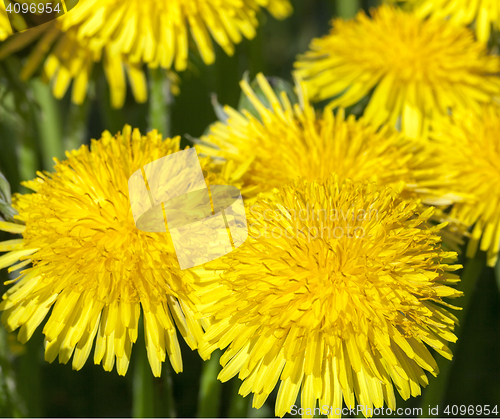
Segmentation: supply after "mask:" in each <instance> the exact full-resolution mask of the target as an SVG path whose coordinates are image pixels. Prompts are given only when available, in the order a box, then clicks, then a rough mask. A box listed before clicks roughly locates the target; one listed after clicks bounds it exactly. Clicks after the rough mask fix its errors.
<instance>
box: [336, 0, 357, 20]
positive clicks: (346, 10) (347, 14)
mask: <svg viewBox="0 0 500 419" xmlns="http://www.w3.org/2000/svg"><path fill="white" fill-rule="evenodd" d="M360 9H361V1H360V0H337V16H338V17H341V18H343V19H351V18H353V17H354V16H356V14H357V13H358V11H359V10H360Z"/></svg>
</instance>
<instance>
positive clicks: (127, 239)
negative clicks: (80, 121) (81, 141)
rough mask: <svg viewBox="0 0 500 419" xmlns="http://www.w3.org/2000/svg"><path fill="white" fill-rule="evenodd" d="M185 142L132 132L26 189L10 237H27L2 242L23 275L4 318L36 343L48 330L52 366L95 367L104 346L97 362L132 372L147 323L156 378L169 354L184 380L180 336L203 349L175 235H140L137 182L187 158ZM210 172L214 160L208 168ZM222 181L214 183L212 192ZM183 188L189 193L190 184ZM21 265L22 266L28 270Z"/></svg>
mask: <svg viewBox="0 0 500 419" xmlns="http://www.w3.org/2000/svg"><path fill="white" fill-rule="evenodd" d="M179 141H180V140H179V138H178V137H177V138H174V139H166V140H162V138H161V135H159V134H158V133H157V132H156V131H152V132H150V133H148V134H147V136H141V134H140V133H139V131H138V130H134V131H132V130H131V128H130V126H125V128H124V130H123V133H122V134H118V135H117V136H116V137H113V136H112V135H111V134H110V133H109V132H104V133H103V135H102V138H101V139H100V140H98V141H96V140H93V141H92V144H91V147H90V149H89V148H88V147H87V146H82V147H81V148H80V149H79V150H77V151H72V152H67V154H66V156H67V160H63V161H56V165H55V172H54V173H38V177H37V178H36V179H35V180H33V181H29V182H26V183H25V186H27V187H29V188H30V189H32V190H33V191H34V193H31V194H26V195H17V196H15V199H14V202H13V206H14V208H15V209H16V210H17V211H18V212H19V215H18V216H17V218H18V219H19V220H20V221H22V222H23V223H25V225H23V224H14V223H9V222H5V221H2V222H0V229H1V230H4V231H8V232H11V233H20V234H22V235H23V237H22V238H20V239H14V240H8V241H6V242H2V243H0V251H3V252H6V251H8V253H6V254H5V255H3V256H1V257H0V268H4V267H7V266H10V268H9V271H17V270H19V269H21V268H22V267H24V266H26V265H28V264H29V263H30V262H31V263H32V266H31V267H28V268H27V269H25V270H21V271H20V273H19V275H18V276H17V278H16V279H14V280H13V281H9V282H15V285H13V286H12V287H11V288H10V289H9V290H8V291H7V292H6V293H5V295H4V296H3V302H2V303H1V304H0V310H3V313H2V321H3V322H4V323H5V325H6V327H7V329H8V330H9V331H13V330H15V329H17V328H19V327H20V331H19V335H18V339H19V340H20V341H21V342H23V343H24V342H26V341H27V340H28V339H30V337H31V336H32V335H33V333H34V332H35V330H36V328H37V327H38V326H39V325H40V323H41V322H42V321H43V320H44V318H45V317H46V316H47V315H48V313H49V311H50V310H51V308H52V312H51V314H50V316H49V319H48V321H47V322H46V324H45V326H44V328H43V333H44V334H45V359H46V360H47V361H49V362H52V361H53V360H54V359H55V358H56V357H57V356H58V355H59V361H60V362H62V363H66V362H68V361H69V359H70V358H71V356H72V355H73V368H74V369H76V370H78V369H80V368H82V366H83V365H84V363H85V362H86V360H87V358H88V356H89V353H90V350H91V348H92V346H93V344H94V341H96V345H95V352H94V362H95V363H96V364H99V363H101V362H102V364H103V367H104V369H105V370H106V371H111V370H112V369H113V366H114V363H115V359H116V369H117V371H118V373H119V374H121V375H124V374H125V373H126V371H127V368H128V365H129V360H130V355H131V351H132V345H133V343H134V342H135V341H136V339H137V334H138V322H139V317H140V315H141V310H142V316H143V319H144V335H145V340H146V347H147V353H148V358H149V362H150V364H151V368H152V371H153V373H154V375H155V376H159V375H160V373H161V364H162V362H163V361H165V357H166V354H168V356H169V358H170V362H171V364H172V366H173V368H174V370H175V371H177V372H179V371H182V359H181V352H180V348H179V343H178V340H177V332H176V327H175V326H177V328H178V329H179V332H180V333H181V335H182V336H183V337H184V339H185V340H186V342H187V344H188V345H189V346H190V347H191V348H193V349H195V348H196V347H197V345H198V342H199V340H200V338H201V336H202V328H201V324H200V322H199V321H197V320H195V318H194V314H195V311H194V308H193V307H194V305H193V303H192V301H191V300H190V298H192V297H190V295H189V293H190V290H191V283H192V280H193V278H192V275H190V274H189V271H181V270H180V268H179V265H178V262H177V257H176V255H175V249H174V247H173V244H172V242H171V240H170V239H169V236H168V235H167V234H162V233H148V232H144V231H141V230H138V229H137V228H136V227H135V223H134V218H133V215H132V212H131V209H130V205H131V204H130V201H129V193H128V180H129V177H130V176H131V175H132V173H134V172H135V171H136V170H138V169H140V168H141V167H143V166H144V165H146V164H147V163H149V162H151V161H154V160H156V159H159V158H160V157H163V156H165V155H168V154H172V153H175V152H177V151H179ZM202 168H203V169H204V170H205V171H207V170H208V169H209V160H208V159H203V160H202ZM220 176H221V175H220V174H213V173H212V174H210V176H208V177H207V181H208V182H209V183H213V182H215V179H217V178H219V177H220ZM180 186H182V185H180ZM18 261H20V262H19V263H18Z"/></svg>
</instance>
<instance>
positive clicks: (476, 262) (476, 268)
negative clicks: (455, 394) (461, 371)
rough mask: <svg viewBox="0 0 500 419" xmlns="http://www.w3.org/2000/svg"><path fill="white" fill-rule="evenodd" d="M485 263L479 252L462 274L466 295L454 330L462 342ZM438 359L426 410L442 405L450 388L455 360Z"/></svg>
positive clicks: (424, 403)
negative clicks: (464, 326)
mask: <svg viewBox="0 0 500 419" xmlns="http://www.w3.org/2000/svg"><path fill="white" fill-rule="evenodd" d="M485 265H486V257H485V254H484V252H478V253H477V254H476V256H475V258H474V259H470V260H468V261H467V262H466V263H465V267H464V270H463V273H462V275H461V281H460V284H459V286H458V287H457V288H458V289H459V290H460V291H462V292H463V293H464V295H463V296H462V297H461V298H460V300H461V303H462V307H463V309H462V310H460V311H458V312H457V313H455V315H456V316H457V318H458V322H459V327H458V328H457V329H456V330H455V332H454V333H455V335H456V336H457V338H458V342H460V334H461V332H462V328H463V322H464V319H465V318H466V315H467V312H468V309H469V306H470V303H471V300H472V296H473V294H474V288H475V286H476V282H477V280H478V278H479V277H480V276H481V273H482V271H483V269H484V267H485ZM452 350H453V352H456V345H455V348H453V349H452ZM436 361H437V364H438V367H439V374H438V376H437V377H436V378H434V379H433V380H432V381H431V383H430V384H429V387H428V388H427V389H426V390H425V392H424V394H423V396H422V404H421V406H422V407H423V409H424V412H426V411H427V410H426V409H427V407H428V406H430V407H436V405H441V404H442V403H443V400H444V397H445V395H446V391H447V389H448V383H449V377H450V372H451V370H452V368H453V364H454V362H453V361H448V360H447V359H445V358H443V357H439V358H437V360H436Z"/></svg>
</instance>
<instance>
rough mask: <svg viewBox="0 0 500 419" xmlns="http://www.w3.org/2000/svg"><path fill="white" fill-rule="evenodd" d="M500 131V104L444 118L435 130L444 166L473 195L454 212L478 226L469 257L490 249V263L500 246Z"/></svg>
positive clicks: (462, 219) (455, 215)
mask: <svg viewBox="0 0 500 419" xmlns="http://www.w3.org/2000/svg"><path fill="white" fill-rule="evenodd" d="M499 132H500V107H499V106H498V105H489V106H484V107H483V108H481V110H480V111H479V112H473V111H470V112H463V113H460V114H459V115H456V116H454V117H453V118H443V119H440V120H438V121H435V122H434V124H433V130H432V131H431V139H432V140H433V141H434V142H435V143H436V144H437V145H438V147H439V155H440V156H441V159H442V162H443V165H444V166H445V167H446V170H447V171H448V172H449V173H453V174H454V176H455V177H456V185H457V190H458V191H459V192H463V193H467V194H468V195H470V197H471V198H470V199H468V200H466V201H463V202H458V203H456V204H455V205H454V206H453V208H452V210H451V213H450V215H451V216H452V217H454V218H456V219H457V220H459V221H461V222H462V223H464V224H465V225H466V226H474V228H473V230H472V234H471V237H470V240H469V243H468V248H467V256H468V257H473V256H474V255H475V253H476V251H477V249H478V247H480V249H481V250H483V251H487V256H488V265H489V266H495V264H496V261H497V259H498V252H499V247H500V163H499V162H500V143H499V141H498V133H499ZM450 150H452V152H450Z"/></svg>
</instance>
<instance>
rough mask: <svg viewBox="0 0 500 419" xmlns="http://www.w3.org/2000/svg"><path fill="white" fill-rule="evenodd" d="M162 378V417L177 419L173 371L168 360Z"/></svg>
mask: <svg viewBox="0 0 500 419" xmlns="http://www.w3.org/2000/svg"><path fill="white" fill-rule="evenodd" d="M162 378H163V382H162V383H161V384H162V392H161V394H160V395H159V397H160V400H161V416H162V417H166V418H175V417H176V412H175V401H174V382H173V370H172V366H171V365H170V362H169V361H168V360H167V361H166V362H165V365H164V366H163V371H162Z"/></svg>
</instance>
